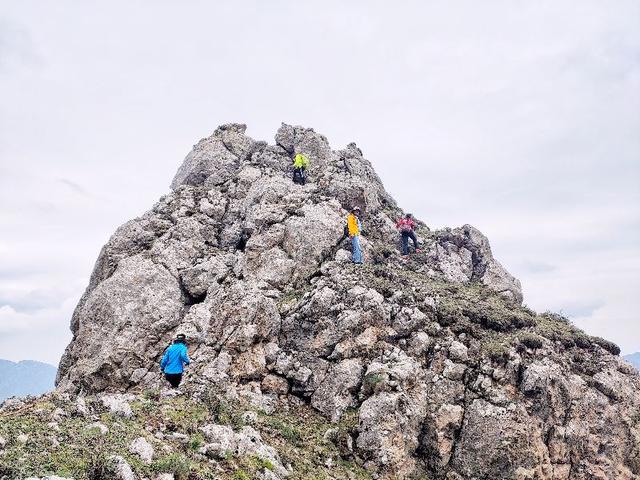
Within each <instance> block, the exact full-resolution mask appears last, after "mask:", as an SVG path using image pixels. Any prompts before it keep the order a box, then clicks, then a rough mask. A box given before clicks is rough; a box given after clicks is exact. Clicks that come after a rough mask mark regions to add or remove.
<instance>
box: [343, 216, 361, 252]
mask: <svg viewBox="0 0 640 480" xmlns="http://www.w3.org/2000/svg"><path fill="white" fill-rule="evenodd" d="M347 230H348V233H349V238H350V239H351V261H352V262H353V263H357V264H362V248H361V247H360V232H361V231H362V224H361V223H360V208H359V207H353V208H352V209H351V213H349V215H347Z"/></svg>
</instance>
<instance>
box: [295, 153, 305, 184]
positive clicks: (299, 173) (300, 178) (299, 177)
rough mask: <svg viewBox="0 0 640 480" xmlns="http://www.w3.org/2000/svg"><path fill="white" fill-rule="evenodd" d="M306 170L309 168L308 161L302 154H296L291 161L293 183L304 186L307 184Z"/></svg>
mask: <svg viewBox="0 0 640 480" xmlns="http://www.w3.org/2000/svg"><path fill="white" fill-rule="evenodd" d="M307 168H309V159H308V158H307V157H306V156H305V155H303V154H302V153H300V152H298V153H296V156H295V157H294V159H293V183H297V184H299V185H304V184H305V183H306V182H307V173H306V171H307Z"/></svg>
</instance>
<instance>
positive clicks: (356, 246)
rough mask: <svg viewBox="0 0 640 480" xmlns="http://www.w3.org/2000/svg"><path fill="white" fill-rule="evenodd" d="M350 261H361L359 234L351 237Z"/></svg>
mask: <svg viewBox="0 0 640 480" xmlns="http://www.w3.org/2000/svg"><path fill="white" fill-rule="evenodd" d="M351 261H352V262H353V263H362V248H360V235H354V236H353V237H351Z"/></svg>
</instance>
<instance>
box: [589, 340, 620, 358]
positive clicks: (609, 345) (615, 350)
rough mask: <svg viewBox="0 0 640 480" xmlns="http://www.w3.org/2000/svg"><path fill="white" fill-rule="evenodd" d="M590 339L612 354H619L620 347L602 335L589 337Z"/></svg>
mask: <svg viewBox="0 0 640 480" xmlns="http://www.w3.org/2000/svg"><path fill="white" fill-rule="evenodd" d="M591 341H592V342H593V343H595V344H596V345H600V346H601V347H602V348H604V349H605V350H606V351H607V352H609V353H610V354H612V355H620V347H619V346H618V345H616V344H615V343H613V342H611V341H609V340H607V339H604V338H602V337H591Z"/></svg>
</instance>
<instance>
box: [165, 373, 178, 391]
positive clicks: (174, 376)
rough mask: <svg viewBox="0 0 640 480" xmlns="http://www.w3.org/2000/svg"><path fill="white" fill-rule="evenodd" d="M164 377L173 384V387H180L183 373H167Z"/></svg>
mask: <svg viewBox="0 0 640 480" xmlns="http://www.w3.org/2000/svg"><path fill="white" fill-rule="evenodd" d="M164 378H166V379H167V381H168V382H169V383H170V384H171V386H172V387H173V388H178V387H179V386H180V382H181V381H182V374H181V373H165V374H164Z"/></svg>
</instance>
